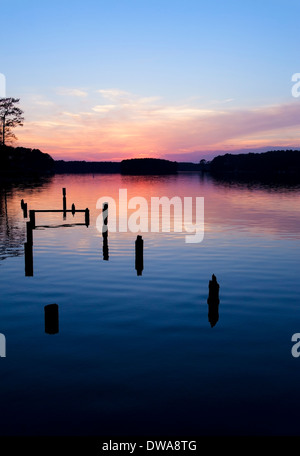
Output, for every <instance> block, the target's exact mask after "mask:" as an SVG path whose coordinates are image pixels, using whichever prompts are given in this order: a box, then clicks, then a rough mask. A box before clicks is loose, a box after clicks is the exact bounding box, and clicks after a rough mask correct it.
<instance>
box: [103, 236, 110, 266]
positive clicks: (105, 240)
mask: <svg viewBox="0 0 300 456" xmlns="http://www.w3.org/2000/svg"><path fill="white" fill-rule="evenodd" d="M102 238H103V260H104V261H108V260H109V253H108V232H107V231H105V232H104V231H103V232H102Z"/></svg>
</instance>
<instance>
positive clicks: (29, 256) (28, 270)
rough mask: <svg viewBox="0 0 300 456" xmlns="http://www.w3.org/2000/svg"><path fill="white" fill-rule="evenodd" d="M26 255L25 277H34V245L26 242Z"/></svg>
mask: <svg viewBox="0 0 300 456" xmlns="http://www.w3.org/2000/svg"><path fill="white" fill-rule="evenodd" d="M24 253H25V276H26V277H32V276H33V251H32V243H30V242H25V244H24Z"/></svg>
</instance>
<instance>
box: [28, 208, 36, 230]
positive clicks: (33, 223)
mask: <svg viewBox="0 0 300 456" xmlns="http://www.w3.org/2000/svg"><path fill="white" fill-rule="evenodd" d="M29 220H30V223H31V228H32V229H33V230H34V229H35V211H33V210H30V211H29Z"/></svg>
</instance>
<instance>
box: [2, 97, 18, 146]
mask: <svg viewBox="0 0 300 456" xmlns="http://www.w3.org/2000/svg"><path fill="white" fill-rule="evenodd" d="M19 101H20V99H19V98H0V119H1V122H2V125H1V130H0V131H1V133H0V140H1V144H2V145H3V146H5V141H6V140H7V139H17V138H16V136H15V135H14V133H13V132H12V131H11V130H12V128H15V127H18V126H20V127H22V126H23V121H24V117H23V111H22V110H21V109H20V108H18V107H17V106H16V104H17V103H19Z"/></svg>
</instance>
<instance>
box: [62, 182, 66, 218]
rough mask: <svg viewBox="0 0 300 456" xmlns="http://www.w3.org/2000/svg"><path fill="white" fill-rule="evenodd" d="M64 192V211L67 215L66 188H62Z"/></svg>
mask: <svg viewBox="0 0 300 456" xmlns="http://www.w3.org/2000/svg"><path fill="white" fill-rule="evenodd" d="M62 193H63V212H64V217H66V215H67V198H66V189H65V188H63V189H62Z"/></svg>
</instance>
